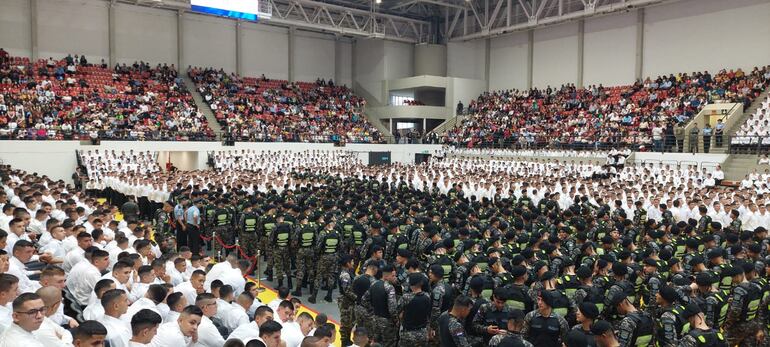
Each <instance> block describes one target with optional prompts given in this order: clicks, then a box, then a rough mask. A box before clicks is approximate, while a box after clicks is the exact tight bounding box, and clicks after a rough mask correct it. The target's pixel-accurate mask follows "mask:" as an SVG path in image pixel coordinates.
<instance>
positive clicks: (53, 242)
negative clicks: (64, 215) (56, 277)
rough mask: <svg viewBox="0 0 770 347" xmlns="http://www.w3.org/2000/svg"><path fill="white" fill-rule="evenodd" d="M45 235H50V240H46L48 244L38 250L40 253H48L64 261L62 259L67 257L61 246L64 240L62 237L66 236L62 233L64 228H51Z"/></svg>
mask: <svg viewBox="0 0 770 347" xmlns="http://www.w3.org/2000/svg"><path fill="white" fill-rule="evenodd" d="M46 233H47V234H48V235H51V239H50V240H48V243H46V245H45V246H43V247H41V248H40V253H48V254H50V255H52V256H53V257H54V258H57V259H64V257H65V256H66V255H67V253H66V252H65V251H64V246H63V245H62V240H64V237H65V236H66V235H65V233H64V228H62V227H61V226H59V225H57V226H54V227H52V228H51V231H50V232H46Z"/></svg>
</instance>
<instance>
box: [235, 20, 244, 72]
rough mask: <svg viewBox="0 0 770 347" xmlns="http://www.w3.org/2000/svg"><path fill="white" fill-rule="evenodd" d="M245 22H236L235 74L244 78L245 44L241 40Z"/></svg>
mask: <svg viewBox="0 0 770 347" xmlns="http://www.w3.org/2000/svg"><path fill="white" fill-rule="evenodd" d="M242 25H243V22H242V21H240V20H238V21H236V22H235V73H237V74H238V76H243V58H241V52H243V47H242V45H243V42H242V39H241V36H243V35H241V26H242Z"/></svg>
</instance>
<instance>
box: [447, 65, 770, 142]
mask: <svg viewBox="0 0 770 347" xmlns="http://www.w3.org/2000/svg"><path fill="white" fill-rule="evenodd" d="M768 83H770V67H768V66H765V67H761V68H754V69H753V70H752V71H751V72H748V73H746V72H744V71H743V70H741V69H737V70H721V71H719V72H718V73H717V74H715V75H712V74H710V73H709V72H706V71H704V72H695V73H691V74H687V73H682V74H676V75H673V74H672V75H669V76H659V77H657V78H655V79H651V78H647V79H645V80H644V81H637V82H636V83H634V84H633V85H630V86H615V87H604V86H602V85H598V86H588V87H587V88H577V87H575V86H574V85H572V84H567V85H563V86H561V87H559V88H551V87H548V88H546V89H530V90H504V91H496V92H487V93H484V94H482V95H481V96H479V98H478V99H477V100H473V101H471V103H470V104H469V105H468V113H469V116H468V118H466V119H465V120H464V121H463V122H462V123H461V124H459V125H458V126H457V127H455V128H454V129H452V130H449V131H448V132H447V133H446V136H445V138H444V142H445V143H449V144H453V145H457V146H462V147H479V146H485V147H519V148H539V147H546V146H550V147H558V148H577V149H602V148H610V147H632V148H634V149H637V148H638V147H640V146H646V147H647V148H650V147H652V146H653V145H655V147H656V148H657V149H661V148H662V146H663V145H664V144H665V145H666V148H668V149H669V150H671V149H674V148H675V147H674V145H675V141H676V140H675V138H676V137H675V134H674V128H675V127H676V125H677V124H685V123H687V122H688V121H689V120H690V119H691V118H692V117H694V116H695V115H696V114H697V113H698V112H699V111H700V109H701V108H702V107H703V106H705V105H706V104H709V103H713V102H715V101H717V100H723V101H728V102H737V103H741V104H743V105H744V106H748V105H749V104H751V102H752V101H753V99H754V98H755V97H756V96H757V95H759V94H760V93H761V92H762V90H764V88H766V87H767V86H768ZM655 128H659V129H660V131H659V133H658V134H656V133H654V132H653V130H654V129H655ZM654 140H658V141H659V142H658V143H654ZM680 148H681V147H680ZM680 151H681V149H680Z"/></svg>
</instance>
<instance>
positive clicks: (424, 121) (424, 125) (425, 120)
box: [422, 118, 428, 134]
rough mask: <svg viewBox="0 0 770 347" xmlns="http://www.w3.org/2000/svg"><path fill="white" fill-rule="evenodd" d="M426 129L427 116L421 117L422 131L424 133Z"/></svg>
mask: <svg viewBox="0 0 770 347" xmlns="http://www.w3.org/2000/svg"><path fill="white" fill-rule="evenodd" d="M427 129H428V118H423V119H422V133H423V134H425V130H427Z"/></svg>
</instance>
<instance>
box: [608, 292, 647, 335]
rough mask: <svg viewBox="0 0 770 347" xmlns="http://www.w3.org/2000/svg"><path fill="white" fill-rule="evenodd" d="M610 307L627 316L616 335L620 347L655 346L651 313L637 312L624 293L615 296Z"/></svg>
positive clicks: (621, 322) (611, 299)
mask: <svg viewBox="0 0 770 347" xmlns="http://www.w3.org/2000/svg"><path fill="white" fill-rule="evenodd" d="M610 305H612V306H613V307H614V308H615V309H616V310H617V312H618V313H619V314H621V315H624V316H625V317H624V318H623V320H621V321H620V325H619V326H618V330H617V333H616V335H617V338H618V342H619V343H620V346H622V347H631V346H636V347H647V346H655V323H654V321H653V319H652V316H651V315H650V314H649V313H647V312H644V311H640V310H637V309H636V307H635V306H634V304H632V303H631V302H630V301H629V300H628V295H627V294H626V293H624V292H618V293H616V294H614V296H613V297H611V298H610Z"/></svg>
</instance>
